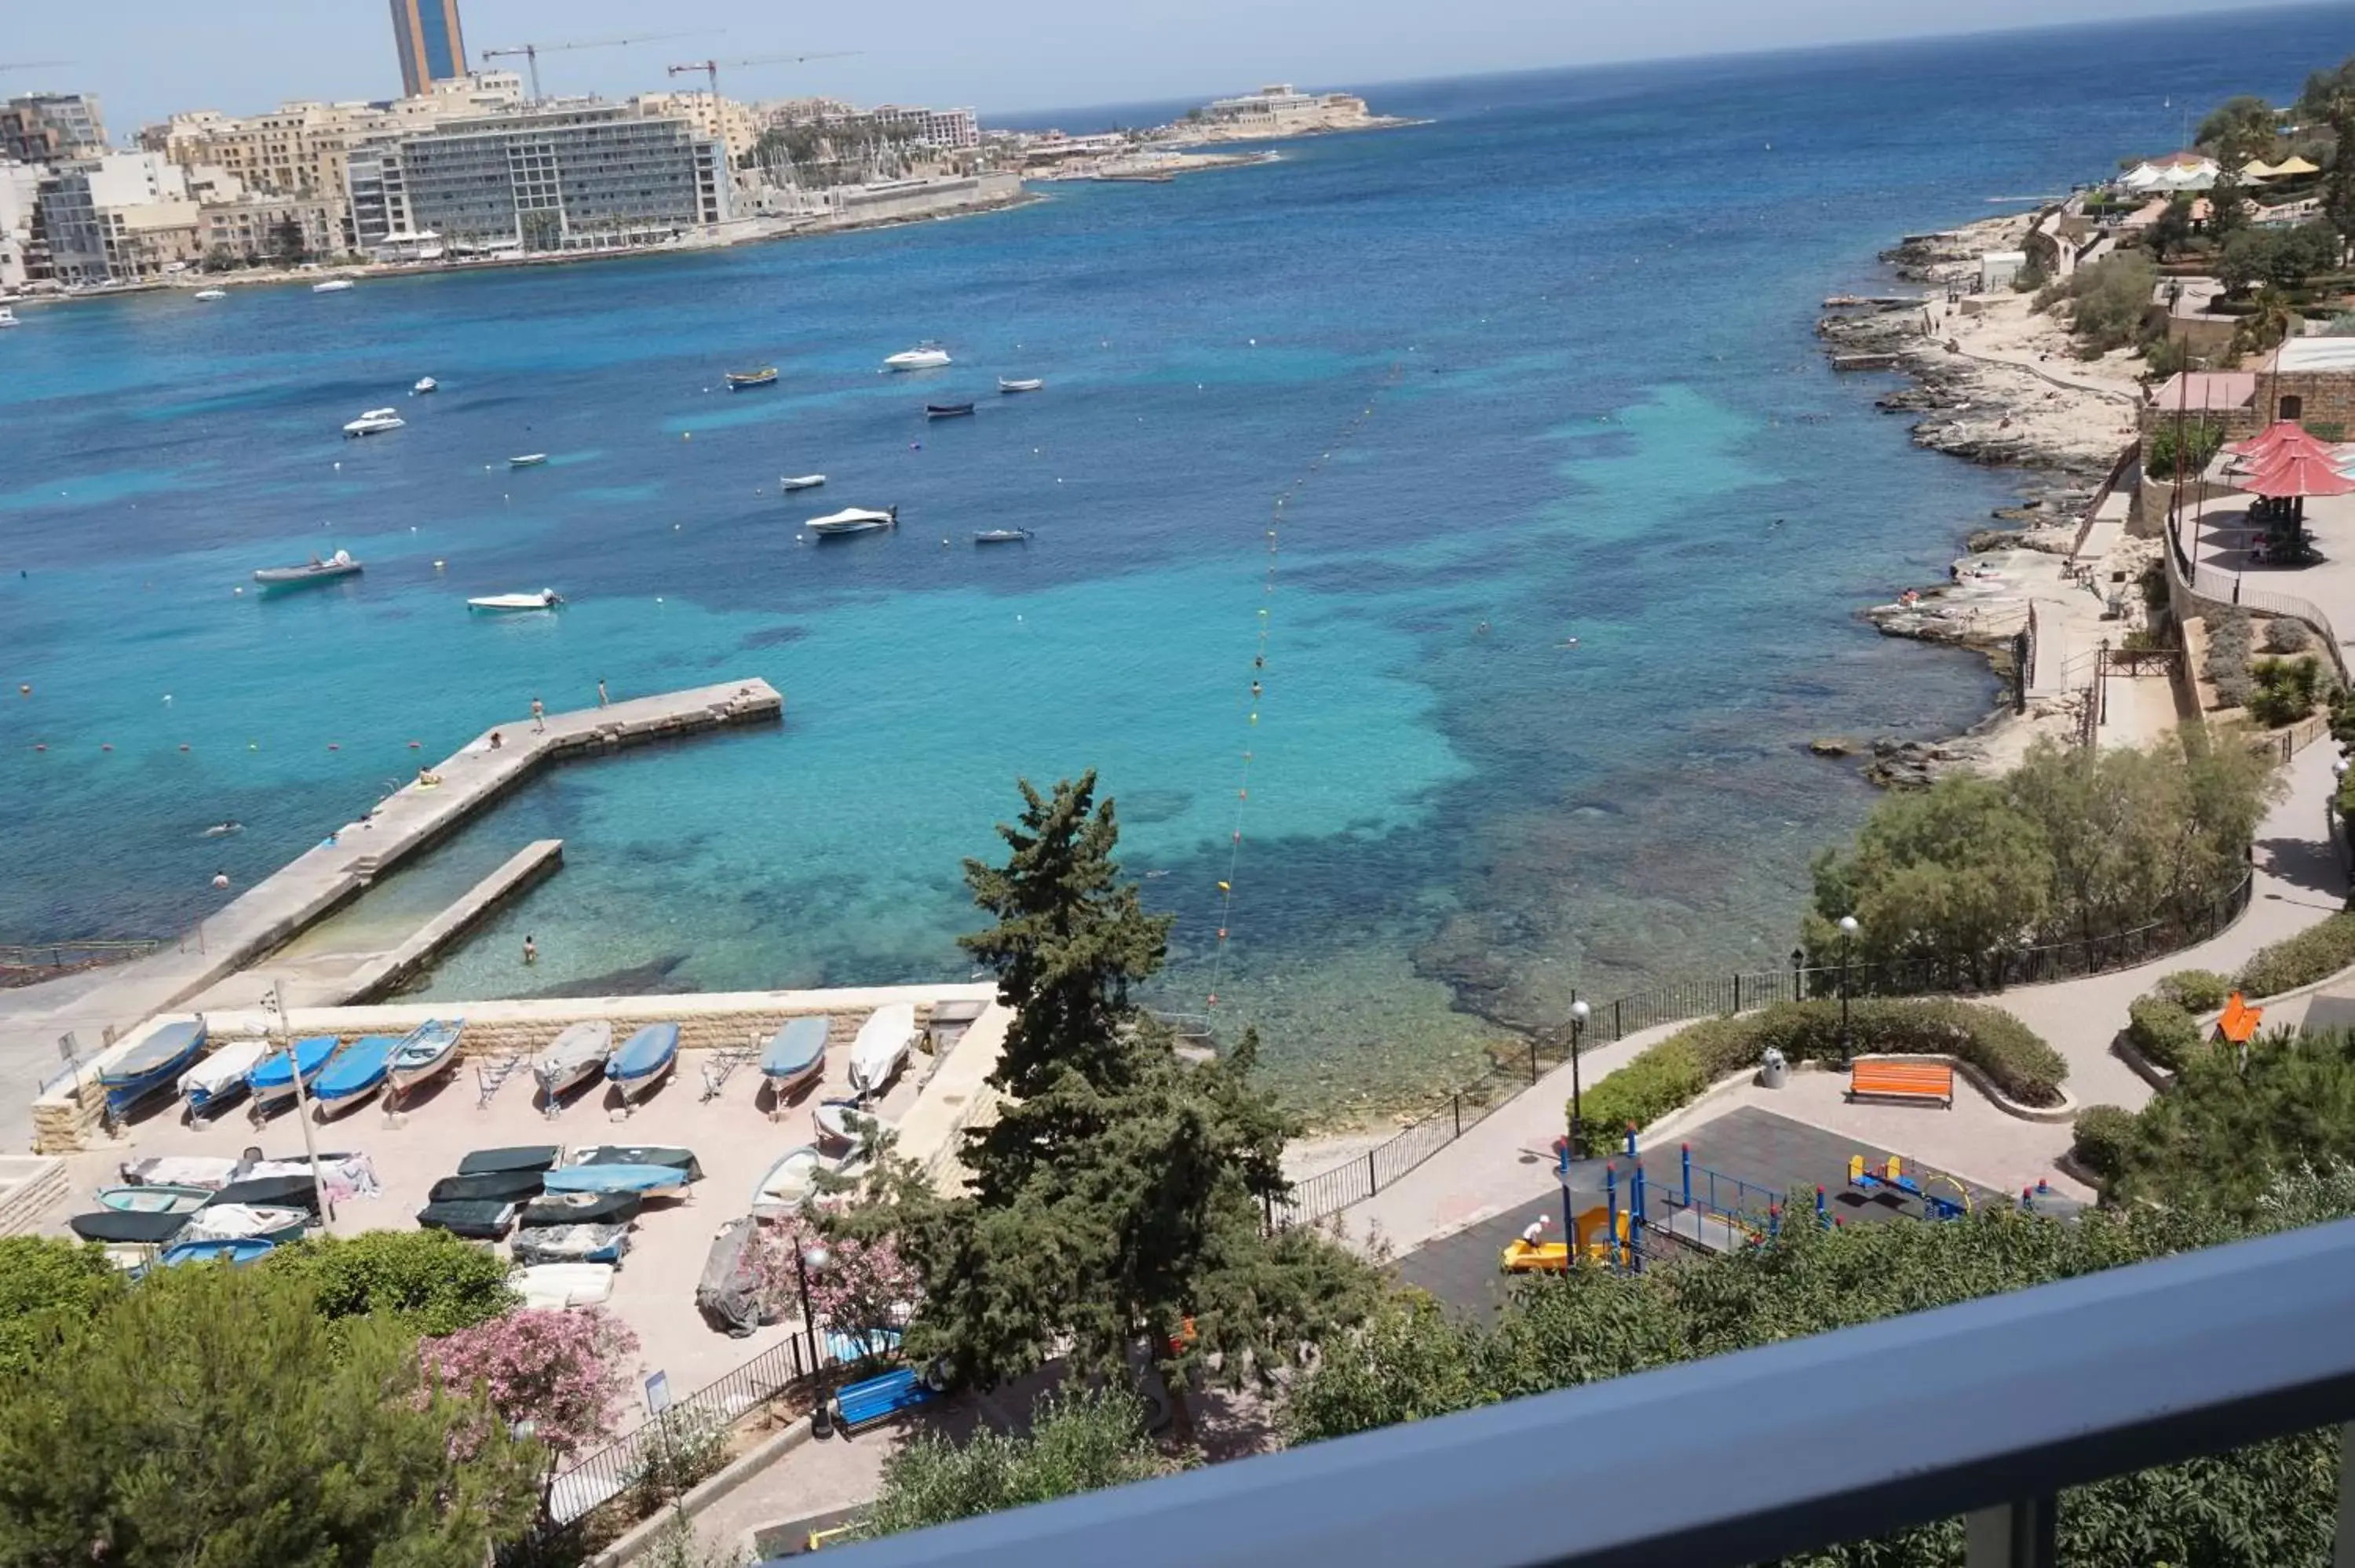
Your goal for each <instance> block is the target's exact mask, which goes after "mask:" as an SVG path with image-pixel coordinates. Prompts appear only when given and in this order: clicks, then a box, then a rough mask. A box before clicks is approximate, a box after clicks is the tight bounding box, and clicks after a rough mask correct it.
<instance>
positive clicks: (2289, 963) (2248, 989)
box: [2232, 914, 2355, 998]
mask: <svg viewBox="0 0 2355 1568" xmlns="http://www.w3.org/2000/svg"><path fill="white" fill-rule="evenodd" d="M2350 965H2355V914H2339V915H2333V916H2330V918H2328V920H2325V921H2323V922H2322V923H2321V924H2320V925H2318V926H2309V927H2307V928H2306V929H2305V930H2303V931H2300V932H2299V933H2298V934H2297V935H2296V936H2295V937H2290V938H2285V939H2284V940H2282V941H2278V942H2275V944H2274V945H2273V946H2272V947H2270V948H2260V949H2259V950H2258V951H2257V952H2256V953H2255V955H2254V956H2253V957H2252V958H2251V959H2249V961H2248V962H2247V963H2245V964H2243V965H2242V966H2241V972H2240V974H2239V976H2238V977H2237V978H2235V980H2233V982H2232V983H2233V984H2234V986H2236V987H2237V988H2238V989H2239V991H2241V994H2243V996H2247V997H2250V998H2256V997H2262V996H2279V995H2280V994H2281V993H2282V992H2284V991H2296V989H2297V988H2298V987H2300V986H2302V985H2312V984H2314V982H2315V981H2317V980H2328V979H2329V978H2330V977H2331V976H2332V975H2335V974H2337V973H2338V972H2339V970H2341V969H2346V968H2348V967H2349V966H2350Z"/></svg>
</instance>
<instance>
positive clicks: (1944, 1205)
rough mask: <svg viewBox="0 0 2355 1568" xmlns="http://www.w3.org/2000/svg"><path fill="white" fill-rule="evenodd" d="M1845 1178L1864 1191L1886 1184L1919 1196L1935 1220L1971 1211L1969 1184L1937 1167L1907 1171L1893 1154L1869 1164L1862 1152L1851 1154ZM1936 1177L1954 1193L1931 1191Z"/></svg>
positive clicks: (1850, 1183)
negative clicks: (1879, 1163) (1885, 1159)
mask: <svg viewBox="0 0 2355 1568" xmlns="http://www.w3.org/2000/svg"><path fill="white" fill-rule="evenodd" d="M1848 1181H1849V1186H1851V1187H1860V1188H1862V1189H1864V1190H1865V1191H1866V1192H1873V1191H1877V1190H1881V1189H1884V1188H1885V1189H1888V1190H1889V1191H1891V1192H1902V1193H1903V1194H1905V1195H1906V1196H1907V1197H1909V1198H1918V1199H1920V1200H1921V1202H1922V1207H1923V1211H1924V1213H1927V1214H1928V1216H1929V1217H1930V1218H1932V1219H1934V1220H1953V1219H1960V1218H1961V1217H1962V1216H1963V1215H1965V1214H1967V1213H1970V1212H1971V1190H1970V1189H1969V1188H1968V1187H1966V1186H1964V1185H1963V1184H1962V1183H1961V1182H1960V1181H1955V1179H1954V1178H1953V1177H1952V1176H1949V1175H1947V1174H1945V1172H1944V1171H1922V1170H1919V1169H1916V1170H1915V1171H1912V1172H1908V1171H1906V1169H1905V1167H1904V1164H1903V1162H1902V1161H1901V1160H1899V1159H1898V1158H1897V1156H1895V1155H1894V1154H1892V1155H1891V1156H1890V1157H1889V1159H1888V1160H1887V1161H1886V1162H1885V1163H1884V1164H1882V1165H1880V1166H1878V1167H1872V1166H1868V1165H1867V1164H1866V1163H1865V1160H1864V1156H1863V1155H1861V1154H1853V1155H1850V1156H1849V1161H1848ZM1935 1181H1943V1182H1945V1184H1946V1185H1947V1186H1949V1187H1952V1188H1953V1189H1954V1190H1955V1195H1954V1196H1953V1197H1951V1198H1949V1197H1946V1196H1945V1195H1944V1194H1942V1193H1938V1192H1931V1191H1930V1185H1931V1183H1932V1182H1935Z"/></svg>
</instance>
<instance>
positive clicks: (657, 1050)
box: [605, 1023, 678, 1105]
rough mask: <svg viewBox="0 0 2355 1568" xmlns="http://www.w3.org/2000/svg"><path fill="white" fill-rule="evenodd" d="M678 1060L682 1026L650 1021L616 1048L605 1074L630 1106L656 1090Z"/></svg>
mask: <svg viewBox="0 0 2355 1568" xmlns="http://www.w3.org/2000/svg"><path fill="white" fill-rule="evenodd" d="M677 1062H678V1025H677V1024H676V1023H649V1024H647V1025H646V1026H645V1028H644V1029H641V1030H639V1031H638V1032H637V1033H634V1034H633V1035H631V1036H630V1037H629V1038H628V1039H627V1040H624V1041H623V1042H622V1043H621V1044H619V1045H617V1046H615V1047H614V1048H613V1054H612V1055H611V1056H609V1057H607V1058H606V1060H605V1076H606V1078H607V1080H608V1081H609V1082H611V1083H612V1084H613V1087H614V1088H615V1089H616V1090H618V1091H619V1092H620V1094H621V1097H622V1103H623V1105H628V1104H630V1103H632V1102H633V1101H635V1100H641V1099H644V1098H645V1097H646V1096H647V1095H649V1094H651V1093H653V1092H654V1087H655V1085H656V1084H659V1083H661V1082H662V1081H663V1079H664V1077H665V1076H666V1075H668V1074H669V1072H670V1070H671V1068H672V1067H673V1066H675V1065H677Z"/></svg>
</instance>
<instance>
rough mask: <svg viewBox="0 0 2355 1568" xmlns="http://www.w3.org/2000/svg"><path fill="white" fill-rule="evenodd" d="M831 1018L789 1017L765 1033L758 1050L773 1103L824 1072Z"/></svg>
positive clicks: (809, 1082)
mask: <svg viewBox="0 0 2355 1568" xmlns="http://www.w3.org/2000/svg"><path fill="white" fill-rule="evenodd" d="M833 1027H834V1020H833V1019H831V1018H789V1019H787V1020H786V1021H785V1026H784V1027H783V1029H780V1030H778V1031H777V1032H776V1033H774V1034H772V1035H771V1036H769V1044H768V1046H767V1047H766V1048H765V1049H764V1050H762V1053H761V1076H762V1077H763V1078H765V1079H767V1080H768V1084H769V1092H770V1094H771V1095H772V1096H773V1102H774V1103H782V1102H783V1100H784V1098H785V1097H786V1096H788V1095H791V1094H794V1093H796V1092H797V1091H799V1090H801V1089H803V1088H805V1087H807V1086H809V1085H811V1084H814V1083H815V1082H816V1081H817V1080H818V1079H819V1078H820V1077H822V1076H823V1075H825V1073H826V1033H827V1032H828V1031H829V1030H831V1029H832V1028H833Z"/></svg>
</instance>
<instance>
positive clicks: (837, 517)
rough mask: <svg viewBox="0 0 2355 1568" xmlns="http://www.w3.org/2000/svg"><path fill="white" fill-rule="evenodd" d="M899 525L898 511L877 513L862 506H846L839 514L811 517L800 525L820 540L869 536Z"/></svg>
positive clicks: (895, 509) (894, 508) (896, 509)
mask: <svg viewBox="0 0 2355 1568" xmlns="http://www.w3.org/2000/svg"><path fill="white" fill-rule="evenodd" d="M899 525H900V509H899V508H898V507H896V506H894V507H892V508H891V509H890V511H888V512H877V511H874V510H872V509H870V508H868V507H864V506H846V507H844V508H843V509H842V510H841V511H839V512H829V513H827V514H826V515H825V516H823V517H813V518H811V519H810V520H809V521H808V522H806V523H805V524H802V526H803V527H805V528H806V529H808V530H809V531H810V532H811V533H813V534H815V535H817V536H818V537H819V538H821V539H830V538H833V537H834V536H835V535H838V534H871V533H873V532H875V531H876V530H877V529H879V528H896V527H898V526H899Z"/></svg>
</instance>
